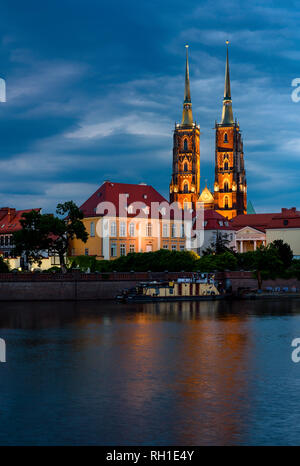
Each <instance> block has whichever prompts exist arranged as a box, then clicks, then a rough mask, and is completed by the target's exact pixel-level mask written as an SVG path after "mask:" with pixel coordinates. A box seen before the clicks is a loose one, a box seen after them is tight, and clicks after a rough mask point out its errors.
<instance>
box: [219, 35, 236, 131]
mask: <svg viewBox="0 0 300 466" xmlns="http://www.w3.org/2000/svg"><path fill="white" fill-rule="evenodd" d="M228 44H229V42H228V40H227V41H226V45H227V54H226V67H225V86H224V99H223V111H222V121H221V125H232V124H233V123H234V120H233V112H232V100H231V91H230V75H229V59H228Z"/></svg>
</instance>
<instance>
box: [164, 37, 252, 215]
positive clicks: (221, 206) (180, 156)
mask: <svg viewBox="0 0 300 466" xmlns="http://www.w3.org/2000/svg"><path fill="white" fill-rule="evenodd" d="M215 138H216V139H215V182H214V192H213V193H211V191H210V190H209V189H208V187H207V186H205V188H204V189H203V190H202V192H201V191H200V125H197V123H196V122H195V121H194V120H193V112H192V101H191V91H190V77H189V60H188V46H186V68H185V90H184V101H183V112H182V121H181V124H176V125H175V130H174V137H173V169H172V179H171V183H170V202H178V203H179V205H180V206H181V208H183V209H186V208H189V209H196V208H197V205H200V204H199V203H201V205H203V206H204V209H205V210H207V209H214V210H216V211H217V212H218V213H219V214H221V215H223V216H224V217H227V218H228V219H232V218H234V217H236V216H237V215H239V214H246V213H247V182H246V173H245V167H244V153H243V140H242V136H241V132H240V127H239V124H238V122H237V120H236V119H235V120H234V118H233V111H232V100H231V90H230V73H229V57H228V42H227V55H226V66H225V86H224V98H223V110H222V118H221V122H220V123H217V122H216V123H215Z"/></svg>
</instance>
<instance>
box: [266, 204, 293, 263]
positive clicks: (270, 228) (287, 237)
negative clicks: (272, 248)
mask: <svg viewBox="0 0 300 466" xmlns="http://www.w3.org/2000/svg"><path fill="white" fill-rule="evenodd" d="M278 239H281V240H282V241H283V242H284V243H288V244H289V245H290V247H291V249H292V251H293V254H294V258H297V259H300V211H299V210H297V209H296V207H292V208H291V209H285V208H283V209H281V212H280V213H279V214H275V215H274V216H273V217H272V219H271V220H270V222H269V224H268V225H267V227H266V242H267V244H269V243H272V242H273V241H275V240H278Z"/></svg>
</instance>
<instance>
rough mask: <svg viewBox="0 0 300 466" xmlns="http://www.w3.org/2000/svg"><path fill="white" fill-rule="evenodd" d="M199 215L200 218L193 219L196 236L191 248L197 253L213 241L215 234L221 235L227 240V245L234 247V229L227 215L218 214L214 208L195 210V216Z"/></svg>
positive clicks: (200, 252) (201, 251)
mask: <svg viewBox="0 0 300 466" xmlns="http://www.w3.org/2000/svg"><path fill="white" fill-rule="evenodd" d="M198 215H200V216H201V220H200V221H199V219H197V220H198V221H194V223H193V226H194V230H195V234H196V238H195V241H194V244H193V246H192V249H193V250H194V251H195V252H196V253H197V254H199V255H201V254H202V253H203V251H204V250H205V249H207V248H209V247H210V246H211V244H212V243H214V242H215V240H216V237H217V234H220V235H222V237H223V238H224V239H227V240H228V241H229V243H228V247H232V248H234V247H235V229H234V228H233V227H232V225H231V222H230V221H229V220H228V218H227V217H224V216H223V215H221V214H219V213H218V212H216V211H215V210H204V211H203V210H200V211H198V213H197V212H196V215H195V219H196V218H197V216H198Z"/></svg>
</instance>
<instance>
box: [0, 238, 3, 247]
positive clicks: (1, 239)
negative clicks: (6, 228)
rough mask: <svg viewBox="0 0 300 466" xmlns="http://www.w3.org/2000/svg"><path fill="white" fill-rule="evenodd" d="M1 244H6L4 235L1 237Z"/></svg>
mask: <svg viewBox="0 0 300 466" xmlns="http://www.w3.org/2000/svg"><path fill="white" fill-rule="evenodd" d="M0 244H1V246H3V244H4V236H1V238H0Z"/></svg>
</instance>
